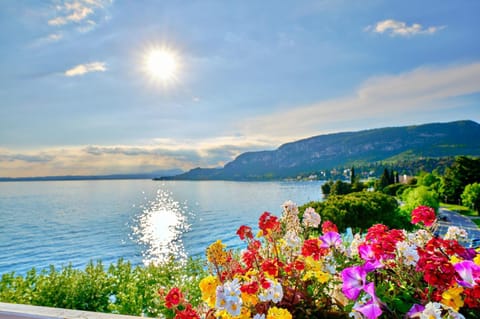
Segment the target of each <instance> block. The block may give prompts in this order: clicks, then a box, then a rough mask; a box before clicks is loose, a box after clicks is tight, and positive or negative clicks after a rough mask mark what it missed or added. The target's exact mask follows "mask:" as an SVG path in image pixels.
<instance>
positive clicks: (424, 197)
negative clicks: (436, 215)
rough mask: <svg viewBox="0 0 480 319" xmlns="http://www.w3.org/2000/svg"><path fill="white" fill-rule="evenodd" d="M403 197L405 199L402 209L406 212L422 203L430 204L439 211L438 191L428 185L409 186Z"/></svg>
mask: <svg viewBox="0 0 480 319" xmlns="http://www.w3.org/2000/svg"><path fill="white" fill-rule="evenodd" d="M402 199H403V201H404V203H403V205H402V210H403V211H405V212H411V211H412V210H413V209H414V208H415V207H417V206H420V205H424V206H429V207H432V208H433V209H435V211H438V207H439V206H440V202H439V200H438V195H437V193H435V192H434V191H431V190H430V189H428V187H426V186H418V187H414V188H407V189H406V190H405V191H404V192H403V194H402Z"/></svg>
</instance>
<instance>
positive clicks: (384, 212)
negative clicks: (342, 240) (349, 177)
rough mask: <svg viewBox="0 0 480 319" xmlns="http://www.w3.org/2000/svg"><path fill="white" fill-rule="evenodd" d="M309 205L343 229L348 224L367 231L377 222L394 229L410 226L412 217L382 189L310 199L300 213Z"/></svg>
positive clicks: (339, 228)
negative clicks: (381, 191) (317, 199)
mask: <svg viewBox="0 0 480 319" xmlns="http://www.w3.org/2000/svg"><path fill="white" fill-rule="evenodd" d="M307 207H312V208H314V209H315V211H316V212H317V213H319V214H320V216H321V217H322V220H323V221H325V220H330V221H332V222H333V223H335V224H336V225H337V227H338V230H339V231H340V232H343V231H345V229H346V228H347V227H352V229H354V230H355V231H358V230H365V229H367V228H369V227H370V226H372V225H374V224H377V223H383V224H385V225H387V226H389V227H391V228H411V224H410V223H409V217H410V216H409V214H404V213H403V212H400V211H399V209H398V203H397V200H396V199H395V198H394V197H393V196H389V195H386V194H382V193H379V192H356V193H350V194H347V195H342V196H330V197H329V198H328V199H327V200H325V201H324V202H310V203H307V204H305V205H303V206H301V207H300V208H299V210H300V212H301V213H302V214H303V212H304V211H305V209H306V208H307Z"/></svg>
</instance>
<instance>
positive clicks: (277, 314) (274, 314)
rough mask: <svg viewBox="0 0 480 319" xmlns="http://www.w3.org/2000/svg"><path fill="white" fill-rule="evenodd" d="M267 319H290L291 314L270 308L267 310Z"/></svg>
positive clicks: (280, 309) (285, 310)
mask: <svg viewBox="0 0 480 319" xmlns="http://www.w3.org/2000/svg"><path fill="white" fill-rule="evenodd" d="M267 319H292V314H291V313H290V312H288V310H287V309H282V308H277V307H271V308H270V309H268V313H267Z"/></svg>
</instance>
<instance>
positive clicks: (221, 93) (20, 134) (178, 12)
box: [0, 0, 480, 177]
mask: <svg viewBox="0 0 480 319" xmlns="http://www.w3.org/2000/svg"><path fill="white" fill-rule="evenodd" d="M479 12H480V1H478V0H462V1H449V0H448V1H447V0H422V1H418V0H404V1H387V0H362V1H358V0H316V1H302V0H297V1H286V0H285V1H280V0H263V1H258V0H242V1H233V0H232V1H224V0H218V1H209V0H196V1H192V0H183V1H174V0H171V1H167V0H155V1H153V0H136V1H133V0H131V1H128V0H42V1H30V0H3V1H0V70H1V72H0V177H26V176H51V175H103V174H117V173H142V172H144V173H145V172H152V171H159V170H165V169H172V168H179V169H182V170H189V169H191V168H195V167H221V166H223V165H224V164H225V163H227V162H228V161H231V160H232V159H234V158H235V157H236V156H237V155H239V154H240V153H242V152H246V151H256V150H269V149H275V148H277V147H279V146H280V145H281V144H283V143H286V142H291V141H295V140H298V139H301V138H306V137H310V136H315V135H321V134H327V133H335V132H343V131H358V130H364V129H371V128H379V127H387V126H403V125H417V124H423V123H430V122H449V121H456V120H473V121H476V122H480V41H478V32H479V30H480V19H478V13H479ZM155 50H156V51H155ZM159 50H160V51H161V50H163V52H169V54H170V56H171V57H173V58H174V61H175V65H174V66H175V67H174V71H172V72H171V73H170V74H169V76H168V77H166V78H164V79H162V80H161V79H159V78H156V77H155V76H154V72H152V70H151V67H150V66H149V65H150V64H149V62H148V61H149V60H148V59H149V56H151V55H150V54H151V53H152V52H158V51H159ZM164 67H166V66H164ZM157 71H158V70H157ZM161 72H164V73H165V71H164V69H163V71H162V70H160V73H161Z"/></svg>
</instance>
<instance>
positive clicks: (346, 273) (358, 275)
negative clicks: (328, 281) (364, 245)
mask: <svg viewBox="0 0 480 319" xmlns="http://www.w3.org/2000/svg"><path fill="white" fill-rule="evenodd" d="M341 275H342V281H343V285H342V292H343V294H344V295H345V296H346V297H347V298H348V299H351V300H356V299H357V298H358V295H359V294H360V292H361V291H362V290H363V289H364V287H365V285H366V279H367V272H366V271H365V269H364V268H363V267H362V266H352V267H348V268H345V269H344V270H342V273H341Z"/></svg>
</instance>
